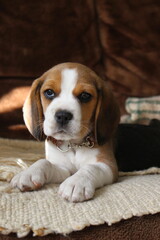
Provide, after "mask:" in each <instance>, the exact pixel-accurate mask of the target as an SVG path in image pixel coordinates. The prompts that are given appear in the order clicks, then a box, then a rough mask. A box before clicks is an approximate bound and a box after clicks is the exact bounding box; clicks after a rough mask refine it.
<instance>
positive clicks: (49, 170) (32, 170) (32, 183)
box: [11, 159, 71, 191]
mask: <svg viewBox="0 0 160 240" xmlns="http://www.w3.org/2000/svg"><path fill="white" fill-rule="evenodd" d="M70 175H71V172H70V170H69V169H67V168H65V167H62V166H57V165H54V164H52V163H50V162H49V161H47V160H45V159H41V160H38V161H37V162H35V163H34V164H33V165H31V166H30V167H29V168H28V169H26V170H24V171H22V172H20V173H19V174H17V175H16V176H14V177H13V179H12V180H11V185H12V187H18V188H19V189H20V190H21V191H28V190H36V189H39V188H40V187H42V186H43V185H44V184H45V183H51V182H53V183H61V182H62V181H64V180H65V179H66V178H67V177H69V176H70Z"/></svg>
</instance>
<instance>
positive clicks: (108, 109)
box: [95, 80, 120, 145]
mask: <svg viewBox="0 0 160 240" xmlns="http://www.w3.org/2000/svg"><path fill="white" fill-rule="evenodd" d="M101 81H102V80H101ZM119 120H120V111H119V107H118V104H117V102H116V99H115V97H114V96H113V93H112V91H111V90H110V89H109V88H108V87H107V86H106V84H105V82H104V83H102V85H101V87H100V88H99V90H98V102H97V107H96V114H95V137H96V140H97V143H98V144H99V145H103V144H105V143H106V142H107V141H109V140H110V139H111V138H112V136H113V135H114V132H115V131H116V128H117V125H118V123H119Z"/></svg>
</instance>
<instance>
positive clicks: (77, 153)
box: [11, 69, 113, 202]
mask: <svg viewBox="0 0 160 240" xmlns="http://www.w3.org/2000/svg"><path fill="white" fill-rule="evenodd" d="M77 79H78V73H77V71H76V69H64V70H63V71H62V82H61V93H60V95H59V96H58V97H57V98H55V99H54V100H53V102H51V103H50V105H49V106H48V108H47V110H46V112H45V113H44V115H45V121H44V132H45V134H46V135H47V136H53V137H54V138H56V139H61V140H66V141H65V142H64V144H63V146H61V147H62V148H67V144H68V140H70V139H72V140H73V139H77V137H78V133H79V131H80V127H81V108H80V105H79V103H78V101H77V100H76V98H75V97H74V96H73V89H74V88H75V86H76V84H77ZM58 110H67V111H70V112H71V113H72V114H73V116H74V117H73V119H72V120H71V121H70V123H69V126H68V127H67V128H66V129H65V130H66V132H65V133H63V134H61V133H58V130H59V129H58V126H57V124H56V121H55V118H54V115H55V113H56V111H58ZM45 148H46V159H47V160H45V159H41V160H39V161H37V162H36V163H34V164H33V165H32V166H31V167H29V168H28V169H27V170H24V171H23V172H21V173H19V174H18V175H16V176H15V177H14V178H13V179H12V182H11V184H12V186H13V187H18V188H19V189H20V190H22V191H25V190H28V189H32V190H35V189H37V188H39V187H41V186H42V185H44V184H45V183H61V185H60V187H59V194H60V195H61V196H62V197H63V198H65V199H67V200H69V201H72V202H79V201H84V200H87V199H90V198H92V197H93V195H94V192H95V189H96V188H99V187H102V186H103V185H105V184H110V183H112V182H113V173H112V170H111V168H110V167H109V166H108V165H107V164H105V163H101V162H97V156H98V154H99V153H100V152H99V149H98V148H93V149H89V148H87V147H82V148H78V149H71V150H69V151H68V152H66V153H63V152H61V151H59V150H58V149H57V147H56V146H55V145H54V144H53V143H52V142H48V141H47V140H46V142H45ZM106 157H107V156H106Z"/></svg>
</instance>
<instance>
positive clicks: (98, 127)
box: [23, 63, 119, 145]
mask: <svg viewBox="0 0 160 240" xmlns="http://www.w3.org/2000/svg"><path fill="white" fill-rule="evenodd" d="M23 111H24V120H25V123H26V126H27V127H28V129H29V131H30V132H31V134H32V135H33V136H34V137H35V138H36V139H38V140H43V139H44V137H45V136H52V137H53V138H55V139H57V140H75V141H80V142H81V141H82V139H83V138H84V137H85V136H87V135H88V134H90V133H91V132H92V133H93V134H94V136H95V138H96V140H97V143H98V144H99V145H103V144H104V143H105V142H106V141H107V140H109V139H110V138H111V136H112V135H113V132H114V130H115V129H116V126H117V124H118V121H119V111H118V107H117V104H116V101H115V99H114V97H113V95H112V93H111V91H110V90H109V89H108V88H107V87H106V85H105V82H103V81H102V80H101V79H100V78H99V77H98V76H97V75H96V74H95V73H94V72H93V71H92V70H90V69H89V68H87V67H85V66H83V65H81V64H77V63H64V64H59V65H57V66H55V67H53V68H52V69H50V70H49V71H47V72H46V73H44V74H43V75H42V76H41V77H40V78H38V79H36V80H35V81H34V82H33V84H32V87H31V91H30V93H29V95H28V97H27V99H26V101H25V104H24V108H23Z"/></svg>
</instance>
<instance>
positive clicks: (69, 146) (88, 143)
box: [47, 135, 95, 152]
mask: <svg viewBox="0 0 160 240" xmlns="http://www.w3.org/2000/svg"><path fill="white" fill-rule="evenodd" d="M47 141H50V142H52V143H53V144H54V145H56V147H57V149H58V150H59V151H61V152H68V151H70V150H71V149H74V150H75V149H78V148H82V147H87V148H93V147H94V145H95V142H94V139H93V137H92V136H91V135H88V136H87V137H86V138H85V139H84V141H83V142H82V143H80V144H77V143H71V142H69V141H62V140H57V139H55V138H53V137H51V136H49V137H47ZM65 143H67V144H65ZM64 145H65V149H63V146H64Z"/></svg>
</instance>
